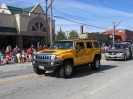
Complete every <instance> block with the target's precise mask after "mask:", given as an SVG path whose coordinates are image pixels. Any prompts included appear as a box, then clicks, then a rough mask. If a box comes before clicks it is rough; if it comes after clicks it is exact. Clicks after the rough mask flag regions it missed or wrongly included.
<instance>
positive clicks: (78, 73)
mask: <svg viewBox="0 0 133 99" xmlns="http://www.w3.org/2000/svg"><path fill="white" fill-rule="evenodd" d="M116 67H118V66H112V65H101V67H100V69H99V70H92V69H91V66H88V67H82V68H76V69H75V70H74V73H73V76H72V78H79V77H85V76H88V75H91V74H94V73H103V71H105V70H109V69H112V68H116ZM45 76H50V77H56V78H60V76H59V73H58V72H47V73H45ZM69 79H71V78H69Z"/></svg>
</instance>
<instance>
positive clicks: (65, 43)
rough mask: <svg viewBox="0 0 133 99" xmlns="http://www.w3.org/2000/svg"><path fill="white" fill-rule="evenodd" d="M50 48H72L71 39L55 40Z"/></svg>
mask: <svg viewBox="0 0 133 99" xmlns="http://www.w3.org/2000/svg"><path fill="white" fill-rule="evenodd" d="M50 49H73V41H55V42H54V43H53V44H52V46H51V47H50Z"/></svg>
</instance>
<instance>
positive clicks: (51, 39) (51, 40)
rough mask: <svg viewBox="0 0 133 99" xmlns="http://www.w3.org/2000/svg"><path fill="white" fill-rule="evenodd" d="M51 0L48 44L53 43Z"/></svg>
mask: <svg viewBox="0 0 133 99" xmlns="http://www.w3.org/2000/svg"><path fill="white" fill-rule="evenodd" d="M52 2H53V1H52V0H50V44H52V42H53V41H54V40H53V39H54V33H53V32H54V31H53V24H52V23H53V22H52V20H53V19H52Z"/></svg>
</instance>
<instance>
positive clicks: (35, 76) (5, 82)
mask: <svg viewBox="0 0 133 99" xmlns="http://www.w3.org/2000/svg"><path fill="white" fill-rule="evenodd" d="M42 76H44V75H33V76H28V77H23V78H17V79H13V80H7V81H3V82H0V85H6V84H10V83H15V82H20V81H23V80H28V79H34V78H39V77H42Z"/></svg>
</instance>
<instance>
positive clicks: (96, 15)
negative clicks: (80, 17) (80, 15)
mask: <svg viewBox="0 0 133 99" xmlns="http://www.w3.org/2000/svg"><path fill="white" fill-rule="evenodd" d="M59 1H61V2H63V3H64V4H67V5H69V6H71V7H73V8H76V9H78V10H80V11H83V12H86V13H89V14H91V15H94V16H98V17H101V18H106V19H111V18H108V17H104V16H100V15H97V14H94V13H90V12H88V11H85V10H82V9H80V8H78V7H75V6H73V5H72V4H69V3H67V2H64V1H62V0H59Z"/></svg>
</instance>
